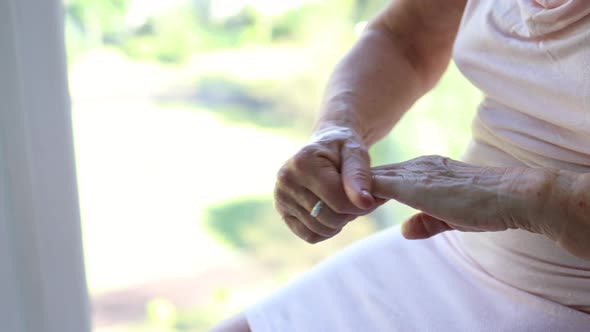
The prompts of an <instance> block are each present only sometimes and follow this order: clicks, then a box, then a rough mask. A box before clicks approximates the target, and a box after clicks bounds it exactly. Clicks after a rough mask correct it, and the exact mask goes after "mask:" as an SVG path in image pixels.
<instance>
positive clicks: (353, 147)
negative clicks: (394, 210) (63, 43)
mask: <svg viewBox="0 0 590 332" xmlns="http://www.w3.org/2000/svg"><path fill="white" fill-rule="evenodd" d="M341 156H342V167H341V173H342V182H343V185H344V192H346V195H347V196H348V198H349V199H350V201H351V202H352V203H353V204H354V205H355V206H357V207H358V208H361V209H364V210H369V209H371V208H372V207H373V206H374V205H375V199H374V197H373V196H372V195H371V165H370V164H371V161H370V157H369V153H368V152H367V150H366V149H365V148H363V147H362V146H361V145H360V144H358V143H355V142H352V141H349V142H346V143H344V144H343V145H342V149H341Z"/></svg>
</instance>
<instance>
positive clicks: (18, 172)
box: [0, 0, 91, 332]
mask: <svg viewBox="0 0 590 332" xmlns="http://www.w3.org/2000/svg"><path fill="white" fill-rule="evenodd" d="M66 73H67V71H66V58H65V48H64V33H63V12H62V5H61V2H60V1H59V0H38V1H35V0H0V331H10V332H40V331H43V332H85V331H90V325H91V324H90V318H89V317H90V315H89V301H88V295H87V287H86V279H85V274H84V261H83V251H82V240H81V227H80V217H79V216H80V213H79V207H78V195H77V184H76V172H75V162H74V149H73V139H72V126H71V114H70V100H69V95H68V88H67V74H66Z"/></svg>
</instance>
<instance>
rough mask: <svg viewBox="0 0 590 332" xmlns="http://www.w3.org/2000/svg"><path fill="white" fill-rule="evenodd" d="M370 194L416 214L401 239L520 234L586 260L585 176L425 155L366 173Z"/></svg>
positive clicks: (589, 213)
mask: <svg viewBox="0 0 590 332" xmlns="http://www.w3.org/2000/svg"><path fill="white" fill-rule="evenodd" d="M372 173H373V192H372V193H373V195H374V196H375V197H380V198H384V199H395V200H397V201H400V202H402V203H404V204H407V205H409V206H411V207H413V208H415V209H417V210H420V211H422V212H421V213H418V214H416V215H414V216H412V217H411V218H410V219H409V220H408V221H406V222H405V223H404V225H402V232H403V235H404V236H405V237H406V238H408V239H424V238H428V237H431V236H434V235H436V234H438V233H441V232H444V231H447V230H460V231H466V232H487V231H503V230H507V229H516V228H520V229H524V230H527V231H530V232H534V233H539V234H543V235H545V236H547V237H549V238H550V239H552V240H554V241H556V242H557V243H558V244H559V245H560V246H561V247H562V248H564V249H565V250H567V251H569V252H570V253H572V254H574V255H576V256H578V257H581V258H584V259H589V260H590V176H586V175H584V174H578V173H572V172H564V171H559V170H552V169H544V168H501V167H481V166H476V165H470V164H466V163H463V162H459V161H455V160H451V159H449V158H444V157H440V156H425V157H419V158H416V159H412V160H409V161H406V162H403V163H399V164H391V165H385V166H380V167H376V168H373V170H372Z"/></svg>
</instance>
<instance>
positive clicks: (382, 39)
mask: <svg viewBox="0 0 590 332" xmlns="http://www.w3.org/2000/svg"><path fill="white" fill-rule="evenodd" d="M424 92H425V91H424V88H423V87H422V84H421V82H420V80H419V78H418V77H417V75H416V71H415V69H414V67H413V66H412V65H411V63H410V62H409V60H408V58H407V56H405V55H404V54H403V50H402V47H399V46H397V45H396V44H395V43H394V42H393V41H392V40H391V39H390V38H389V37H388V36H387V35H386V32H384V31H379V30H367V31H365V33H364V35H363V36H362V37H361V39H360V40H359V41H358V43H357V44H356V45H355V46H354V48H353V49H352V50H351V51H350V52H349V54H347V55H346V56H345V57H344V59H342V61H341V62H340V63H339V64H338V66H337V67H336V69H335V71H334V72H333V74H332V76H331V78H330V80H329V82H328V86H327V88H326V91H325V94H324V100H323V105H322V112H321V114H320V117H319V121H318V124H317V126H316V127H317V128H318V129H322V128H324V127H331V126H334V125H336V126H343V127H348V128H352V129H354V130H356V131H357V133H358V134H359V135H361V136H362V137H363V140H364V142H365V144H367V145H368V146H370V145H371V144H373V143H375V142H376V141H378V140H379V139H380V138H382V137H383V136H385V135H386V134H387V132H389V130H391V128H392V127H393V126H394V125H395V123H396V122H397V121H398V120H399V119H400V118H401V116H402V115H403V113H404V112H405V111H406V110H407V109H408V108H409V107H410V106H411V105H412V104H413V103H414V102H415V101H416V100H417V99H418V98H419V97H420V96H421V95H422V94H423V93H424Z"/></svg>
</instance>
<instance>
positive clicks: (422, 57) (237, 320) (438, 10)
mask: <svg viewBox="0 0 590 332" xmlns="http://www.w3.org/2000/svg"><path fill="white" fill-rule="evenodd" d="M451 56H453V59H454V60H455V62H456V63H457V65H458V66H459V68H460V69H461V70H462V72H463V73H464V75H465V76H466V77H467V78H468V79H469V80H470V81H471V82H472V83H473V84H474V85H475V86H477V87H478V88H479V89H481V91H482V92H483V93H484V96H485V98H484V100H483V102H482V103H481V105H480V107H479V109H478V112H477V115H476V117H475V119H474V121H473V140H472V142H471V144H470V145H469V147H468V149H467V151H466V152H465V154H464V156H463V158H462V161H455V160H451V159H448V158H443V157H439V156H426V157H421V158H417V159H413V160H410V161H407V162H403V163H399V164H393V165H385V166H380V167H376V168H372V169H371V168H370V161H369V157H368V154H367V149H368V148H369V147H370V146H371V145H372V144H373V143H375V142H376V141H378V140H379V139H380V138H382V137H383V136H384V135H386V134H387V133H388V132H389V131H390V130H391V129H392V128H393V127H394V125H395V124H396V122H397V121H398V120H399V119H400V118H401V116H402V115H403V113H404V112H405V111H406V110H407V109H408V108H409V107H410V106H411V105H412V103H414V102H415V101H416V100H417V99H418V98H420V97H421V96H422V95H424V94H425V93H426V92H427V91H428V90H430V89H431V88H432V87H433V86H435V85H436V83H437V81H438V80H439V78H440V76H441V74H442V73H443V72H444V71H445V68H446V67H447V64H448V63H449V60H450V58H451ZM449 116H453V115H452V114H449ZM389 199H395V200H397V201H400V202H402V203H405V204H407V205H410V206H412V207H414V208H416V209H417V210H419V211H421V212H420V213H418V214H416V215H414V216H413V217H412V218H410V219H409V220H407V221H406V222H405V223H404V224H403V225H402V226H401V228H392V229H390V230H387V231H384V232H380V233H378V234H376V235H374V236H372V237H370V238H367V239H364V240H363V241H360V242H359V243H357V244H355V245H353V246H351V247H349V248H347V249H345V250H344V251H342V252H340V253H338V254H336V255H335V256H333V257H331V258H329V259H327V260H326V261H324V262H322V263H320V264H319V265H318V266H316V267H314V268H313V269H312V270H311V271H309V272H307V273H306V274H304V275H303V276H302V277H301V278H299V279H298V280H296V281H294V282H293V283H291V284H289V285H288V286H287V287H285V288H284V289H282V290H280V291H279V292H278V293H276V294H274V295H273V296H271V297H269V298H267V299H266V300H264V301H262V302H260V303H259V304H257V305H255V306H253V307H251V308H248V309H247V310H246V311H245V312H244V313H243V314H240V315H238V316H235V317H233V318H231V319H229V320H227V321H225V322H223V323H222V324H220V325H219V326H218V327H216V328H215V329H214V330H218V331H249V330H252V331H254V332H259V331H260V332H265V331H281V332H285V331H432V330H443V331H590V1H587V0H513V1H494V0H471V1H465V0H449V1H438V0H396V1H392V2H391V4H390V5H389V6H388V7H387V8H386V9H385V10H384V11H383V12H381V13H380V14H379V15H378V16H377V17H376V18H375V19H373V20H372V22H371V23H370V24H369V25H368V27H367V29H366V31H365V32H364V34H363V36H362V37H361V38H360V40H359V41H358V43H357V44H356V45H355V47H354V48H353V49H352V50H351V51H350V53H349V54H348V55H347V56H346V57H345V58H344V59H343V60H342V61H341V63H340V64H339V65H338V67H337V68H336V69H335V71H334V73H333V75H332V77H331V80H330V82H329V84H328V87H327V90H326V93H325V99H324V102H323V105H322V108H321V113H320V115H319V120H318V121H317V125H316V126H315V130H314V134H313V136H312V140H311V142H310V143H309V144H308V145H306V146H305V147H303V148H302V149H301V150H300V151H299V152H298V153H297V154H296V155H295V156H293V158H291V160H289V161H288V162H287V163H286V164H285V166H284V167H283V168H282V169H281V171H280V172H279V176H278V181H277V187H276V203H277V204H276V205H277V209H278V211H279V212H280V214H281V215H282V217H283V219H284V221H285V222H286V224H287V225H288V226H289V228H290V229H291V230H292V231H293V232H294V233H295V234H297V235H298V236H299V237H301V238H302V239H304V240H305V241H307V242H310V243H316V242H319V241H324V240H326V239H329V238H331V237H333V236H336V234H338V232H339V231H340V230H341V229H342V228H343V227H344V226H345V225H346V224H347V223H348V222H351V221H352V220H354V219H355V218H356V217H358V216H361V215H364V214H367V213H370V212H371V211H372V210H374V209H375V208H376V207H377V206H378V205H380V204H381V203H383V202H384V201H386V200H389ZM451 230H456V231H453V232H445V231H451ZM457 231H459V232H457ZM441 233H442V234H441ZM437 234H440V235H438V236H434V235H437ZM406 239H421V240H420V241H407V240H406Z"/></svg>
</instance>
